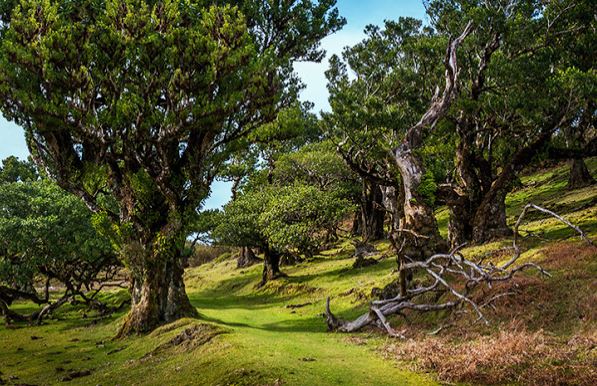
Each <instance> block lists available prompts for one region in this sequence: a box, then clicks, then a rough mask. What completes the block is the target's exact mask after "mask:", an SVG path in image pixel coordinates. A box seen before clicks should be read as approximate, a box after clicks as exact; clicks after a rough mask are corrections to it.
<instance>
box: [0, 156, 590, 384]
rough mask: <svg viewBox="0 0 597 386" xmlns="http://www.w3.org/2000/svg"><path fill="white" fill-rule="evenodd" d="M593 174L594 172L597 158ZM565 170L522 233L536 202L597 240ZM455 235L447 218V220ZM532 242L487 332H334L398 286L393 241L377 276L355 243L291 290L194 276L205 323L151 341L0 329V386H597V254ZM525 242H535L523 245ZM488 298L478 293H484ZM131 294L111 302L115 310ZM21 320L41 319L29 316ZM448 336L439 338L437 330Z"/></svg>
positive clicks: (205, 269) (568, 240)
mask: <svg viewBox="0 0 597 386" xmlns="http://www.w3.org/2000/svg"><path fill="white" fill-rule="evenodd" d="M588 165H589V167H590V169H591V171H592V172H593V175H595V174H596V172H597V159H596V158H594V159H591V160H589V162H588ZM567 172H568V168H567V166H565V165H561V166H558V167H555V168H549V169H546V170H539V171H536V172H534V173H532V174H529V175H526V176H524V177H523V178H522V186H521V187H519V188H518V189H516V190H515V191H514V192H513V193H512V194H510V195H509V196H508V200H507V202H508V216H509V221H510V222H511V223H513V222H514V221H515V219H516V217H517V216H518V214H519V213H520V211H521V210H522V207H523V206H524V205H525V204H526V203H527V202H533V203H535V204H538V205H542V206H544V207H547V208H549V209H552V210H554V211H556V212H557V213H559V214H561V215H564V216H565V217H566V218H567V219H569V220H570V221H572V222H573V223H575V224H577V225H579V226H580V227H581V228H582V229H583V230H585V231H587V233H588V234H589V236H590V237H591V238H592V239H594V240H595V239H596V237H597V188H596V186H593V187H588V188H584V189H579V190H574V191H567V190H566V189H565V186H566V178H567ZM437 216H438V220H439V222H440V226H441V227H442V231H443V232H445V229H446V225H447V224H446V223H447V211H446V210H443V209H440V210H438V212H437ZM521 230H525V231H531V232H532V236H530V237H525V238H524V239H523V242H522V246H523V247H524V249H525V250H526V252H525V253H524V255H523V256H522V258H521V259H522V260H524V261H534V262H538V263H540V264H541V265H542V266H543V267H544V268H546V269H547V270H548V271H549V272H550V273H551V274H552V277H551V278H542V277H539V276H538V275H537V274H536V273H534V272H530V271H529V272H526V273H524V274H522V275H520V276H519V277H518V278H517V279H516V280H514V281H513V282H511V283H509V284H507V286H508V287H504V288H502V289H505V290H507V291H509V292H512V293H513V295H512V296H508V297H504V298H502V299H500V300H499V301H496V302H495V303H494V308H490V307H488V308H487V312H486V316H488V318H489V319H490V321H491V324H490V325H489V326H485V325H481V324H473V323H472V319H473V318H472V317H471V316H470V315H468V314H460V315H454V314H451V315H449V314H447V313H434V314H426V315H416V314H410V315H408V318H409V322H406V321H405V320H404V319H401V318H395V319H392V320H391V323H392V325H393V326H394V327H395V328H396V329H397V330H399V331H402V332H403V333H404V335H405V336H406V337H407V339H406V340H396V339H393V338H388V337H386V336H385V335H384V334H383V333H381V332H379V331H374V330H369V331H365V332H361V333H355V334H339V333H328V332H327V331H326V325H325V322H324V319H323V318H322V315H321V314H322V312H323V310H324V304H325V299H326V297H328V296H330V297H331V299H332V309H333V311H334V312H335V313H336V314H337V315H338V316H341V317H342V318H352V317H356V316H358V315H359V314H361V313H363V312H365V311H366V309H367V303H368V302H369V301H370V300H371V299H372V295H371V292H372V289H374V288H383V286H385V285H386V284H388V283H390V282H392V281H393V280H394V279H395V278H396V272H395V267H396V262H395V260H394V259H393V258H392V253H391V251H390V246H389V244H388V243H387V242H380V243H377V244H376V247H377V249H378V251H379V254H378V256H377V258H378V259H380V261H379V263H378V264H376V265H373V266H370V267H366V268H360V269H352V263H353V258H352V254H353V251H354V247H353V244H352V242H351V240H343V241H341V242H339V243H338V245H336V246H335V247H334V248H333V249H329V250H327V251H324V252H322V253H321V254H320V255H317V256H316V257H315V258H313V259H312V260H310V261H308V262H302V263H300V264H297V265H293V266H286V267H283V270H284V272H285V273H287V274H288V275H289V277H288V278H284V279H280V280H276V281H273V282H271V283H268V284H267V285H266V286H265V287H263V288H261V289H256V287H255V285H256V284H257V283H258V282H259V278H260V274H261V266H259V265H256V266H253V267H250V268H248V269H242V270H238V269H236V268H235V261H234V260H231V259H229V258H228V259H226V258H224V256H223V257H222V258H219V259H217V260H215V261H213V262H211V263H208V264H205V265H202V266H199V267H195V268H191V269H189V270H188V271H187V273H186V283H187V293H188V294H189V297H190V298H191V301H192V302H193V304H194V305H195V306H196V307H197V309H198V310H199V312H200V318H199V319H196V320H195V319H183V320H180V321H178V322H175V323H173V324H170V325H167V326H164V327H162V328H160V329H158V330H156V331H154V332H153V333H151V334H149V335H147V336H141V337H132V338H128V339H124V340H114V339H113V337H114V335H115V334H116V331H117V330H118V326H119V324H120V323H121V321H122V317H123V316H124V312H121V313H118V314H115V315H112V316H111V317H109V318H103V319H100V318H97V317H96V316H95V315H94V314H93V313H88V314H87V313H86V312H85V310H83V309H81V308H80V307H77V306H67V307H64V308H63V309H61V310H60V311H59V312H58V313H57V314H56V315H55V317H54V318H53V319H52V320H48V321H47V322H45V323H44V324H43V325H42V326H35V327H27V326H21V325H18V326H0V384H3V383H5V384H14V385H17V384H21V385H25V384H29V385H46V384H56V383H60V382H69V383H71V384H85V385H87V384H91V385H97V384H101V385H133V384H143V385H176V384H180V385H190V384H206V385H328V384H338V385H408V384H413V385H414V384H416V385H420V384H437V383H440V382H441V383H444V382H456V383H474V384H479V383H523V384H532V383H535V384H556V383H568V384H574V383H577V384H597V370H596V369H597V307H595V304H597V295H596V294H597V252H596V250H595V249H592V248H591V247H589V246H587V245H586V244H584V243H583V242H581V241H580V240H579V238H578V237H576V236H575V235H574V233H573V232H572V231H571V230H570V229H567V228H566V227H565V226H564V225H562V224H560V223H557V222H556V221H554V220H552V219H550V218H547V217H546V216H543V215H541V214H537V213H534V214H533V215H532V216H530V217H529V219H528V221H525V223H524V225H523V226H522V227H521ZM523 234H524V233H523ZM508 245H511V240H508V239H505V240H501V241H496V242H493V243H489V244H485V245H481V246H473V247H469V248H467V249H465V250H464V251H463V254H464V255H465V256H467V257H473V256H480V255H484V254H488V253H489V254H492V255H495V256H496V257H495V259H497V260H496V261H499V260H500V259H506V258H507V257H508V256H507V252H505V251H504V250H503V248H504V247H506V246H508ZM478 295H479V296H481V294H478ZM126 296H127V295H126V293H125V292H124V291H120V292H113V293H109V294H107V295H105V299H104V300H107V301H110V302H113V303H114V304H117V303H118V302H119V301H121V300H122V299H123V298H124V297H126ZM17 307H18V308H20V309H22V310H23V311H25V310H29V309H31V308H32V307H33V306H32V305H31V304H28V303H19V304H18V305H17ZM442 326H443V327H444V328H443V329H442V330H441V331H440V332H439V333H437V334H431V333H432V332H434V331H436V330H437V329H438V327H442Z"/></svg>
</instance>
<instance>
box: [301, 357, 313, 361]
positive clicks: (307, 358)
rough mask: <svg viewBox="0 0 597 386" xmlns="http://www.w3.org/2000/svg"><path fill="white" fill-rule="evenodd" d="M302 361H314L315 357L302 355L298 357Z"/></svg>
mask: <svg viewBox="0 0 597 386" xmlns="http://www.w3.org/2000/svg"><path fill="white" fill-rule="evenodd" d="M300 360H301V361H303V362H315V358H311V357H304V358H301V359H300Z"/></svg>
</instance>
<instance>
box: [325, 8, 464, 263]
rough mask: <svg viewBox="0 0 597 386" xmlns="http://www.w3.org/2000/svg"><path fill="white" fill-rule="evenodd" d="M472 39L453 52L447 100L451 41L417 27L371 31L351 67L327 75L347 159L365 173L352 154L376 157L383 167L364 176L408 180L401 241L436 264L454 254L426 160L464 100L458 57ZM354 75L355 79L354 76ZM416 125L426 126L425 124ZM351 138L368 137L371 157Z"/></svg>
mask: <svg viewBox="0 0 597 386" xmlns="http://www.w3.org/2000/svg"><path fill="white" fill-rule="evenodd" d="M471 31H472V27H471V25H470V24H469V25H467V26H466V27H465V28H464V29H463V31H462V33H461V34H460V36H458V37H457V38H455V39H450V40H449V42H448V44H447V46H448V48H447V50H446V51H445V54H444V55H443V59H444V67H445V68H444V81H445V86H444V89H443V91H442V92H441V93H440V91H439V88H438V87H437V84H438V83H439V82H440V79H441V75H439V74H440V73H441V71H440V70H439V69H438V66H437V64H438V63H441V59H440V58H442V56H441V54H439V53H440V52H442V51H444V49H443V48H440V47H445V46H446V42H445V39H444V38H443V37H441V36H436V35H435V34H434V31H433V30H432V29H430V28H423V27H422V23H421V22H420V21H418V20H415V19H409V18H401V19H399V21H398V22H386V25H385V29H384V30H380V29H379V28H377V27H372V26H369V27H367V29H366V33H367V35H368V36H367V38H366V39H365V40H364V41H363V42H362V43H360V44H358V45H356V46H355V47H352V48H349V49H347V50H345V52H344V53H343V61H341V60H340V59H339V58H337V57H336V58H333V59H332V61H331V68H330V70H329V71H328V73H327V75H328V80H329V89H330V93H331V96H330V103H331V105H332V109H333V114H331V115H330V116H329V117H328V119H329V120H331V122H332V125H333V126H336V127H340V130H341V131H342V132H343V139H342V142H341V143H340V145H341V147H342V146H347V145H348V146H349V147H348V150H347V151H346V153H347V154H348V155H349V156H347V157H345V158H347V159H348V162H349V163H352V164H361V165H362V164H364V162H359V161H358V160H356V161H355V160H354V158H355V156H350V153H356V154H358V153H365V154H367V153H369V154H372V155H373V156H374V157H377V159H378V160H381V162H379V161H378V162H367V163H368V164H369V165H371V166H370V167H369V171H367V170H364V169H366V168H364V167H360V168H359V169H361V170H362V173H363V174H366V175H368V176H371V177H373V178H375V175H378V176H379V175H380V174H381V175H382V176H388V175H390V176H391V174H392V173H391V170H392V169H391V168H389V167H387V165H388V164H391V165H392V167H394V168H396V169H397V170H398V172H399V174H400V180H401V187H400V189H401V190H402V213H401V215H402V216H403V219H402V222H401V224H400V225H401V230H400V232H401V233H402V234H401V235H400V237H401V238H405V237H406V238H408V239H409V241H408V242H407V243H406V244H404V245H403V247H402V249H401V253H402V254H404V255H407V256H410V257H413V258H424V257H428V256H430V255H431V254H433V253H434V252H436V251H441V250H443V249H445V247H446V245H445V242H444V241H443V240H442V239H441V237H440V235H439V231H438V227H437V223H436V220H435V217H434V215H433V209H432V205H430V201H429V198H430V197H431V196H433V194H434V189H435V188H434V184H433V181H431V177H432V176H431V175H430V174H429V173H427V172H426V169H425V165H424V163H423V160H422V158H421V155H420V152H421V151H422V149H423V147H424V144H425V142H424V141H425V139H426V138H428V137H429V135H430V133H432V132H433V131H434V129H435V128H436V126H437V124H438V122H439V121H440V120H441V119H442V118H443V117H444V115H445V114H446V113H447V111H448V109H449V107H450V105H451V103H452V101H453V100H454V98H455V97H456V95H457V83H458V75H459V68H458V64H457V61H456V49H457V47H458V46H459V45H460V44H461V43H462V41H463V40H464V39H465V38H466V36H468V35H469V34H470V33H471ZM349 67H350V69H351V70H352V71H353V72H354V73H355V75H356V76H355V78H354V79H353V78H351V77H349V75H348V68H349ZM434 89H435V92H434V91H433V90H434ZM429 100H431V105H429V102H428V101H429ZM416 117H421V118H420V119H419V120H418V121H417V118H416ZM350 132H353V133H354V132H361V133H365V134H363V135H362V136H365V141H362V142H363V143H364V144H365V146H368V147H370V150H363V149H362V147H363V145H362V144H361V143H359V141H356V140H354V139H353V137H354V135H351V134H350ZM354 148H356V149H358V150H357V151H353V149H354ZM340 150H341V151H342V149H340ZM365 159H367V157H365ZM371 171H373V172H374V173H372V172H371ZM371 177H370V178H371ZM385 179H386V180H388V179H390V180H391V178H388V177H386V178H385ZM405 230H406V231H405Z"/></svg>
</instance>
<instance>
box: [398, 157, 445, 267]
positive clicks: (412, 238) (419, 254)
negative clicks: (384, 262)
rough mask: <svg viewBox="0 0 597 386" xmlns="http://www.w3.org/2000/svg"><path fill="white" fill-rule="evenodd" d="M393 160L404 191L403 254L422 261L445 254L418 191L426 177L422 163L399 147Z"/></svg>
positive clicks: (435, 226)
mask: <svg viewBox="0 0 597 386" xmlns="http://www.w3.org/2000/svg"><path fill="white" fill-rule="evenodd" d="M395 160H396V164H397V166H398V168H399V169H400V175H401V176H402V187H403V190H404V223H403V224H402V227H403V228H404V230H406V231H407V232H404V234H402V235H401V236H402V237H404V238H406V240H407V241H406V242H405V244H404V246H403V247H402V254H404V255H406V256H408V257H410V258H411V259H417V260H422V259H425V258H428V257H430V256H432V255H433V254H435V253H438V252H445V251H446V250H447V249H448V245H447V243H446V241H445V240H444V239H442V237H441V236H440V234H439V228H438V226H437V221H436V219H435V216H434V214H433V209H432V208H431V206H430V205H429V203H427V202H425V199H424V197H423V196H422V195H421V192H420V191H419V188H420V186H421V181H422V179H423V176H424V174H425V171H424V169H423V162H422V161H421V160H420V159H419V158H418V157H416V156H415V155H414V154H413V152H412V151H411V150H410V149H403V147H402V146H401V147H399V148H397V149H396V152H395Z"/></svg>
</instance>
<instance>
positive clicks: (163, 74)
mask: <svg viewBox="0 0 597 386" xmlns="http://www.w3.org/2000/svg"><path fill="white" fill-rule="evenodd" d="M209 3H210V2H207V3H206V2H195V1H182V2H174V1H143V0H126V1H112V0H110V1H95V0H80V1H77V2H75V3H73V2H54V1H50V0H30V1H23V2H22V3H21V5H20V6H18V7H16V8H15V10H14V11H13V13H12V14H11V16H10V20H2V21H3V24H2V25H3V26H6V28H5V31H4V32H3V35H2V50H1V53H0V96H1V98H2V111H3V113H4V115H5V116H6V117H7V118H9V119H12V120H14V121H16V122H17V123H18V124H20V125H21V126H23V127H24V128H25V131H26V135H27V142H28V146H29V149H30V151H31V153H32V156H33V158H34V159H35V161H36V163H38V164H39V165H40V166H41V167H42V168H43V169H44V170H48V172H49V174H50V176H51V177H52V178H53V179H55V180H56V181H57V182H58V184H59V185H60V186H61V187H63V188H64V189H66V190H68V191H70V192H73V193H75V194H77V195H78V196H79V197H81V198H82V199H83V200H84V201H85V203H86V204H87V206H88V207H89V208H90V209H92V210H93V211H94V212H96V213H101V214H102V215H103V219H104V221H103V225H102V226H103V227H104V229H109V230H111V232H110V234H111V237H112V239H113V242H114V243H115V244H116V245H117V246H118V248H119V252H120V257H121V259H122V260H123V262H124V263H125V265H126V267H127V268H128V269H129V270H130V272H131V276H132V291H131V295H132V307H131V311H130V313H129V315H128V317H127V318H126V320H125V322H124V324H123V327H122V329H121V331H120V335H125V334H129V333H141V332H146V331H150V330H152V329H153V328H155V327H156V326H158V325H160V324H162V323H165V322H169V321H172V320H175V319H177V318H180V317H183V316H189V315H191V316H192V315H196V310H195V308H194V307H193V306H192V305H191V303H190V302H189V299H188V297H187V295H186V293H185V288H184V282H183V280H182V274H183V264H182V260H183V259H182V257H181V250H182V248H183V247H184V242H185V238H186V235H187V234H188V233H189V232H190V231H191V229H189V224H191V223H192V220H193V218H194V217H195V216H196V213H197V208H198V207H199V206H200V204H201V202H202V201H203V200H204V199H205V198H206V197H207V195H208V194H209V186H210V184H211V182H212V180H213V179H214V177H215V176H216V175H217V174H218V172H219V168H220V166H221V165H222V163H223V162H224V161H225V160H226V159H227V158H228V156H229V154H230V151H232V150H233V149H234V146H232V144H234V141H235V140H236V139H238V138H239V137H242V136H244V135H246V134H247V133H249V132H250V131H251V130H253V129H254V128H255V127H258V126H260V125H261V124H263V123H264V122H267V121H269V120H271V119H273V118H274V117H275V115H276V112H277V110H278V109H279V108H281V107H284V106H285V105H287V104H288V103H290V101H292V100H294V98H295V92H296V90H297V88H298V82H297V79H296V77H294V76H291V73H290V71H291V68H292V63H293V61H295V60H299V59H304V60H310V59H318V58H320V57H321V52H320V51H319V50H318V44H319V43H318V42H319V40H320V39H321V38H323V37H324V36H326V35H328V34H330V33H332V32H334V31H336V30H337V29H338V28H340V27H341V26H342V25H343V23H344V20H343V19H342V18H340V17H339V16H338V13H337V10H336V9H335V8H334V4H335V2H334V1H323V2H321V3H317V4H314V3H312V2H311V1H300V2H298V1H288V2H277V3H275V7H270V6H269V5H270V2H269V1H265V0H264V1H248V0H247V1H242V2H238V4H239V7H240V8H241V9H243V10H249V11H250V10H257V9H260V10H263V13H262V14H260V16H259V18H257V19H254V20H250V22H249V25H248V26H247V23H246V22H245V20H246V19H245V18H244V16H243V15H242V13H241V12H240V11H239V9H238V8H236V7H232V6H229V5H226V6H220V5H210V4H209ZM214 3H217V2H214ZM249 15H251V14H250V13H249ZM279 17H284V18H289V19H288V20H292V22H290V23H280V20H279V19H278V18H279ZM297 23H298V24H297ZM299 27H300V29H298V30H297V28H299ZM264 31H267V33H265V34H264V33H263V32H264ZM297 32H301V34H300V35H296V33H297ZM262 39H266V40H262Z"/></svg>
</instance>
